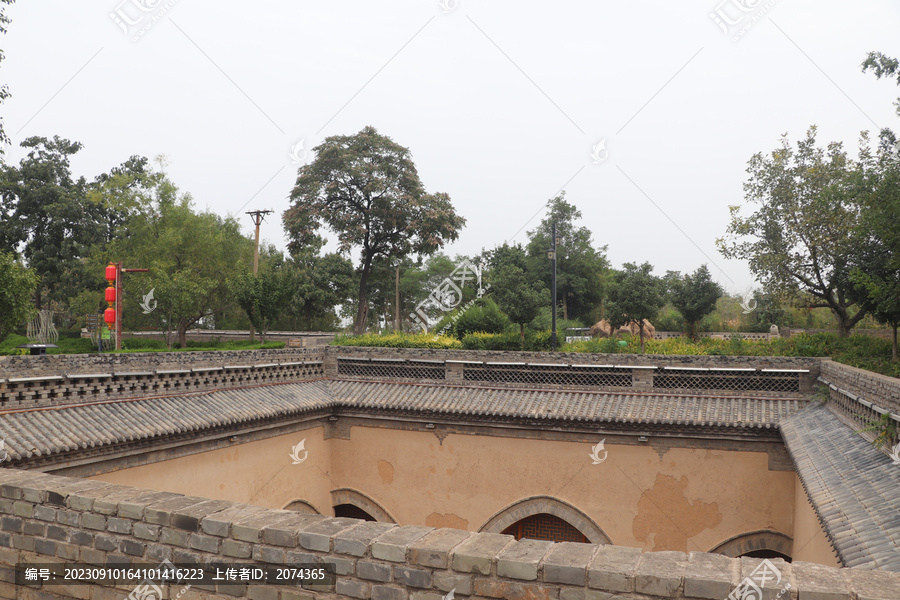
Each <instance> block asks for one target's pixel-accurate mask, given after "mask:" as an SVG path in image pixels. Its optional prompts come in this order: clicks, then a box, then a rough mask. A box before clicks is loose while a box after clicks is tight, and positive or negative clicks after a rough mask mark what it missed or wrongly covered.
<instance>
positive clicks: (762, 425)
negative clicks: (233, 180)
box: [0, 380, 806, 459]
mask: <svg viewBox="0 0 900 600" xmlns="http://www.w3.org/2000/svg"><path fill="white" fill-rule="evenodd" d="M805 404H806V402H805V401H803V400H798V399H796V398H792V399H787V400H780V399H771V398H766V399H754V398H742V397H714V396H691V395H659V394H634V393H621V394H620V393H612V392H603V391H595V392H585V391H577V392H576V391H563V390H540V391H538V390H525V389H501V388H496V387H495V388H489V387H477V386H448V385H424V384H402V383H380V382H362V381H341V380H332V381H324V380H320V381H310V382H300V383H289V384H278V385H267V386H262V387H256V388H244V389H230V390H221V391H214V392H207V393H199V394H190V395H184V396H170V397H158V398H145V399H136V400H117V401H107V402H99V403H94V404H83V405H73V406H63V407H56V408H53V409H49V410H46V409H45V410H40V409H31V410H28V409H23V410H19V411H11V412H5V413H0V439H2V440H3V441H4V442H5V444H6V447H5V450H6V451H7V452H8V453H9V454H10V455H11V456H12V457H13V458H14V459H20V458H31V457H35V456H47V455H52V454H57V453H64V452H68V451H71V450H76V449H81V448H94V447H102V446H112V445H116V444H120V443H128V442H133V441H138V440H142V439H150V438H153V437H160V436H167V435H178V434H183V433H189V432H191V431H202V430H208V429H213V428H216V427H222V426H229V425H234V424H239V423H242V422H249V421H257V420H263V419H268V418H275V417H279V416H288V415H299V414H303V413H306V412H309V411H314V410H318V411H329V410H334V409H337V410H340V409H351V410H352V409H362V410H383V411H401V412H410V413H424V414H426V415H428V414H448V415H449V414H452V415H459V416H461V417H488V418H508V419H528V420H554V421H560V420H562V421H572V422H593V423H630V424H646V425H675V426H678V425H684V426H694V427H729V428H745V429H771V428H775V427H777V426H778V423H779V422H780V421H781V420H782V419H784V418H785V417H787V416H789V415H791V414H793V413H795V412H797V411H798V410H800V408H802V407H803V406H804V405H805Z"/></svg>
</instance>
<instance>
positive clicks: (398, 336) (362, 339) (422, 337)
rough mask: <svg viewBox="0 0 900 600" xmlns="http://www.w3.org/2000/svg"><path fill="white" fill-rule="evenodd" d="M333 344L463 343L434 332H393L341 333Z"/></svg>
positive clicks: (446, 345)
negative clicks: (384, 333)
mask: <svg viewBox="0 0 900 600" xmlns="http://www.w3.org/2000/svg"><path fill="white" fill-rule="evenodd" d="M331 345H332V346H375V347H382V348H437V349H455V348H462V343H460V341H459V340H457V339H456V338H453V337H450V336H447V335H435V334H433V333H391V334H388V335H378V334H377V333H366V334H364V335H339V336H337V337H336V338H334V341H332V342H331Z"/></svg>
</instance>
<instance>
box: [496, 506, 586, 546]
mask: <svg viewBox="0 0 900 600" xmlns="http://www.w3.org/2000/svg"><path fill="white" fill-rule="evenodd" d="M502 533H504V534H506V535H511V536H513V537H515V538H516V539H517V540H521V539H522V538H527V539H529V540H547V541H549V542H582V543H585V544H586V543H588V539H587V536H585V535H584V534H583V533H581V532H580V531H578V530H577V529H575V528H574V527H573V526H572V525H569V524H568V523H566V522H565V521H563V520H562V519H560V518H559V517H556V516H554V515H548V514H547V513H538V514H536V515H531V516H530V517H525V518H524V519H522V520H521V521H516V522H515V523H513V524H512V525H510V526H509V527H507V528H506V529H504V530H503V532H502Z"/></svg>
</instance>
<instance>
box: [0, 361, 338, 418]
mask: <svg viewBox="0 0 900 600" xmlns="http://www.w3.org/2000/svg"><path fill="white" fill-rule="evenodd" d="M323 359H324V352H323V351H322V349H297V350H286V349H284V350H248V351H225V352H177V353H166V352H160V353H152V352H147V353H136V354H102V355H90V354H70V355H66V354H60V355H52V356H2V357H0V409H5V410H9V409H23V408H36V407H44V406H62V405H66V404H73V403H79V402H89V401H90V402H95V401H98V400H111V399H116V398H135V397H143V396H161V395H178V394H185V393H191V392H199V391H205V390H216V389H227V388H234V387H247V386H252V385H262V384H268V383H286V382H290V381H299V380H309V379H316V378H321V377H324V376H325V370H324V366H323Z"/></svg>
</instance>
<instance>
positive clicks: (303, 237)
mask: <svg viewBox="0 0 900 600" xmlns="http://www.w3.org/2000/svg"><path fill="white" fill-rule="evenodd" d="M314 150H315V152H316V158H315V159H314V160H313V161H312V162H311V163H310V164H308V165H304V166H302V167H301V168H300V170H299V172H298V176H297V181H296V184H295V185H294V189H293V191H292V192H291V196H290V197H291V200H292V206H291V207H290V208H289V209H288V210H286V211H285V213H284V226H285V229H286V230H287V233H288V235H289V237H290V240H291V241H290V248H291V250H292V252H293V251H297V250H298V249H301V248H303V247H304V246H306V245H308V244H310V243H311V242H312V241H313V240H314V238H316V237H317V231H318V230H319V229H320V228H321V227H322V226H325V227H327V228H329V229H330V230H331V231H332V232H333V233H334V234H335V235H336V237H337V241H338V246H339V249H340V251H341V252H349V251H350V250H351V249H353V248H358V249H359V251H360V263H359V267H358V270H359V291H358V294H357V312H356V322H355V330H356V333H358V334H360V333H363V332H364V331H365V329H366V323H367V318H368V310H369V302H368V294H367V292H368V284H369V274H370V272H371V270H372V265H373V263H374V262H375V261H376V260H377V259H378V258H379V257H392V258H403V257H405V256H407V255H410V254H418V255H427V254H431V253H433V252H435V251H437V250H438V249H440V248H441V247H442V246H443V245H444V244H445V243H446V242H447V241H452V240H455V239H456V238H457V237H458V235H459V231H460V229H461V228H462V227H463V225H464V224H465V219H463V218H462V217H460V216H459V215H457V214H456V212H455V210H454V209H453V206H452V205H451V203H450V197H449V196H447V194H443V193H435V194H428V193H426V192H425V189H424V187H423V185H422V182H421V181H420V179H419V174H418V172H417V171H416V167H415V165H414V164H413V161H412V158H411V154H410V151H409V150H408V149H407V148H404V147H403V146H400V145H399V144H397V143H395V142H394V141H393V140H391V139H390V138H389V137H387V136H384V135H381V134H379V133H378V132H377V131H376V130H375V128H374V127H365V128H364V129H362V131H360V132H359V133H357V134H355V135H350V136H332V137H329V138H326V139H325V141H324V142H323V143H321V144H320V145H318V146H317V147H316V148H315V149H314Z"/></svg>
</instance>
